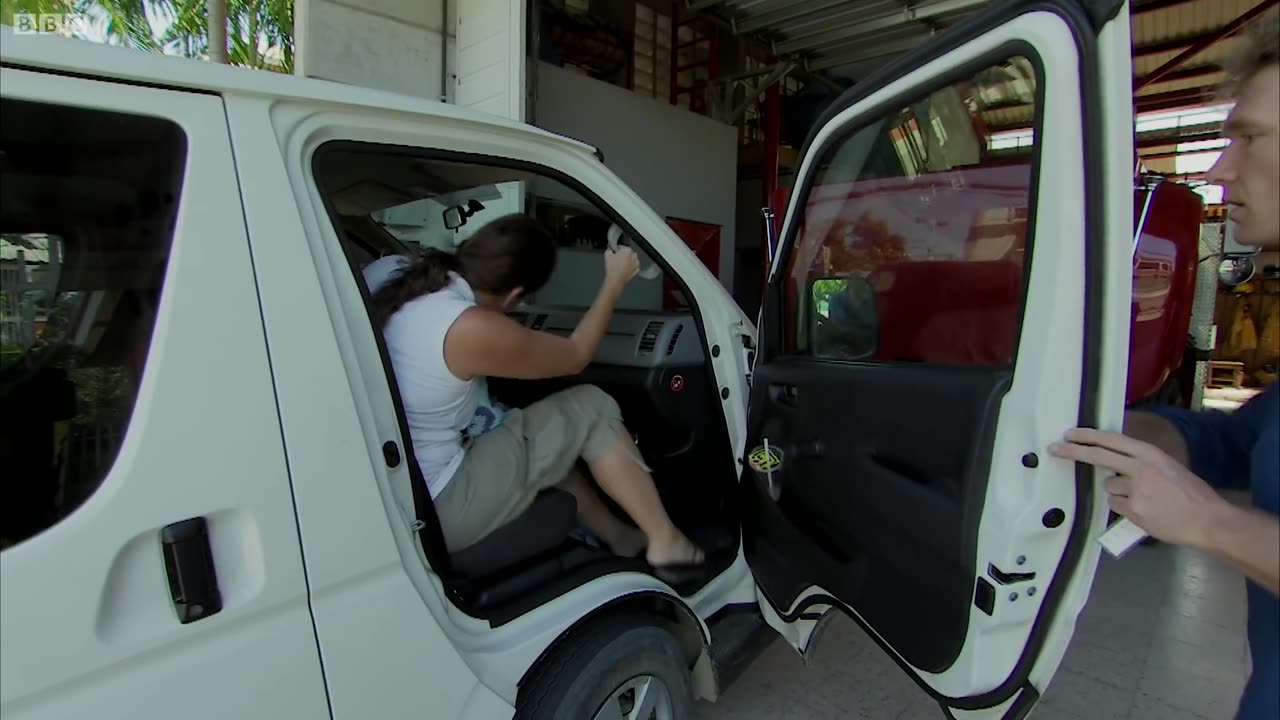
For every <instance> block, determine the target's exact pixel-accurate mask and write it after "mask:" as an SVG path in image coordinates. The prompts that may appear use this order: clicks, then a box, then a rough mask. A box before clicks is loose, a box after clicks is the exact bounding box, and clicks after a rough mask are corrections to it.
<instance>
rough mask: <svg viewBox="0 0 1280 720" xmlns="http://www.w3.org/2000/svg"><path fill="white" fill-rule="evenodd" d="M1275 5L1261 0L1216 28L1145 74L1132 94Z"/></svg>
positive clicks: (1279, 0) (1278, 0)
mask: <svg viewBox="0 0 1280 720" xmlns="http://www.w3.org/2000/svg"><path fill="white" fill-rule="evenodd" d="M1277 3H1280V0H1262V2H1260V3H1258V4H1257V5H1254V6H1253V9H1252V10H1250V11H1248V12H1246V13H1245V14H1243V15H1241V16H1240V17H1238V18H1236V19H1235V20H1232V21H1231V22H1229V23H1227V24H1226V25H1223V26H1222V27H1220V28H1218V29H1217V30H1216V31H1214V32H1212V33H1210V34H1209V35H1208V36H1207V37H1205V38H1204V39H1202V40H1200V41H1199V42H1196V43H1193V44H1192V45H1191V46H1190V47H1188V48H1187V49H1186V50H1183V51H1182V52H1180V53H1178V54H1177V55H1175V56H1174V57H1172V58H1170V59H1169V61H1168V62H1166V63H1164V64H1163V65H1161V66H1160V67H1158V68H1156V69H1155V70H1152V71H1151V72H1149V73H1147V74H1146V75H1145V76H1144V77H1143V78H1142V79H1141V80H1139V81H1138V82H1137V83H1135V84H1134V86H1133V90H1134V92H1137V91H1138V90H1141V89H1142V88H1144V87H1146V86H1147V85H1150V84H1151V83H1153V82H1155V81H1157V80H1159V79H1160V78H1161V77H1164V76H1165V75H1166V74H1168V72H1169V71H1170V70H1173V69H1175V68H1177V67H1178V66H1180V65H1182V64H1183V63H1185V62H1186V61H1187V60H1190V59H1191V58H1192V57H1194V56H1196V55H1199V54H1200V53H1201V52H1204V50H1205V49H1206V48H1208V47H1209V46H1210V45H1212V44H1214V43H1216V42H1218V41H1219V40H1221V39H1223V38H1225V37H1230V36H1231V35H1234V34H1235V33H1236V32H1238V31H1239V30H1240V28H1243V27H1244V26H1245V25H1247V24H1248V23H1249V21H1250V20H1252V19H1254V18H1256V17H1258V16H1259V15H1261V14H1262V13H1264V12H1266V11H1267V10H1270V9H1271V8H1273V7H1275V6H1276V4H1277Z"/></svg>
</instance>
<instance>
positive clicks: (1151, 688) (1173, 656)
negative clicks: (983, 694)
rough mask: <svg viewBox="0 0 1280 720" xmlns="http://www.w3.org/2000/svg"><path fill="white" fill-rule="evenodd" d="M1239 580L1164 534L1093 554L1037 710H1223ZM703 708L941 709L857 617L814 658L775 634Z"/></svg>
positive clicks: (869, 716)
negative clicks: (1162, 540)
mask: <svg viewBox="0 0 1280 720" xmlns="http://www.w3.org/2000/svg"><path fill="white" fill-rule="evenodd" d="M1248 662H1249V661H1248V655H1247V646H1246V641H1245V597H1244V581H1243V579H1242V578H1241V577H1240V576H1239V575H1238V574H1236V573H1234V572H1232V571H1231V570H1230V569H1229V568H1227V567H1226V566H1225V565H1223V564H1222V563H1220V562H1218V561H1216V560H1214V559H1212V558H1209V557H1206V556H1204V555H1201V554H1199V553H1196V552H1193V551H1190V550H1184V549H1180V548H1174V547H1170V546H1167V545H1156V546H1153V547H1142V546H1140V547H1138V548H1135V549H1134V551H1133V552H1132V553H1131V554H1130V555H1128V556H1127V557H1125V558H1123V559H1121V560H1115V559H1112V558H1111V557H1110V556H1108V555H1106V554H1105V553H1104V554H1103V557H1102V561H1101V565H1100V566H1099V569H1098V576H1097V578H1096V579H1095V583H1094V586H1093V594H1092V597H1091V598H1090V601H1089V604H1088V605H1086V606H1085V610H1084V613H1083V615H1082V617H1081V619H1080V623H1079V625H1078V626H1077V628H1076V633H1075V636H1074V638H1073V641H1072V645H1071V647H1070V649H1069V650H1068V651H1067V655H1066V658H1065V659H1064V660H1063V664H1062V666H1061V668H1060V669H1059V670H1058V673H1057V675H1055V676H1054V679H1053V682H1052V683H1051V684H1050V686H1049V688H1048V689H1047V690H1046V691H1045V694H1044V698H1043V699H1042V700H1041V702H1040V704H1039V705H1038V706H1037V709H1036V710H1035V711H1034V712H1033V713H1032V714H1031V717H1032V718H1035V720H1068V719H1072V720H1230V718H1231V717H1232V716H1233V714H1234V711H1235V706H1236V700H1237V698H1238V697H1239V695H1240V692H1241V690H1242V688H1243V686H1244V681H1245V678H1246V677H1247V673H1248ZM701 709H702V714H701V720H766V718H767V719H768V720H825V719H827V718H831V719H835V718H850V719H853V718H862V719H865V720H941V719H942V718H943V714H942V712H941V711H940V710H939V709H938V706H937V705H936V704H934V703H933V702H932V701H931V700H929V698H928V697H927V696H925V694H924V693H923V691H921V690H920V689H919V688H918V687H917V686H916V685H915V683H914V682H913V681H911V680H909V679H907V677H906V676H905V675H904V674H903V673H902V672H901V671H900V670H899V669H898V667H897V666H896V665H895V664H894V663H893V662H892V661H890V660H889V659H888V658H887V657H885V656H884V654H883V653H881V651H880V650H879V648H878V647H876V645H875V643H873V642H872V641H871V640H870V639H869V638H868V637H867V636H866V635H865V634H864V633H863V632H862V630H861V629H860V628H858V626H857V625H855V624H854V623H853V622H852V621H849V620H847V619H841V620H839V621H837V624H835V625H833V626H832V627H831V628H829V629H828V631H827V634H826V635H825V636H824V637H823V638H822V642H821V643H820V645H819V646H818V649H817V652H816V656H815V658H814V661H813V663H812V664H811V665H810V666H809V667H807V668H806V667H803V666H802V665H801V662H800V659H799V657H798V656H797V655H796V654H795V652H794V651H792V650H791V648H789V647H787V646H785V645H783V644H782V643H780V642H779V643H775V644H774V645H773V646H772V647H770V648H769V650H768V651H767V652H765V653H764V654H763V655H762V656H760V658H759V659H758V660H757V661H756V662H755V664H753V665H752V666H751V667H750V668H749V669H748V670H747V671H746V673H744V674H743V676H742V677H741V678H740V679H739V680H738V682H737V683H735V684H734V685H733V686H732V687H731V688H730V689H729V690H728V692H727V693H726V694H725V696H724V697H722V698H721V699H720V701H719V702H717V703H715V704H714V705H713V704H706V703H704V704H703V705H702V706H701Z"/></svg>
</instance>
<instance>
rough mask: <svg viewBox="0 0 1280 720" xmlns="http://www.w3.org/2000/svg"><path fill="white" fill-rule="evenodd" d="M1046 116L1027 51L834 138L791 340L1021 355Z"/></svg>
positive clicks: (890, 354) (796, 253) (937, 355)
mask: <svg viewBox="0 0 1280 720" xmlns="http://www.w3.org/2000/svg"><path fill="white" fill-rule="evenodd" d="M1037 119H1038V113H1037V92H1036V71H1035V68H1034V66H1033V65H1032V64H1031V62H1030V61H1029V60H1027V59H1026V58H1022V57H1014V58H1011V59H1009V60H1008V61H1006V62H1002V63H999V64H997V65H994V66H992V67H988V68H985V69H983V70H982V71H980V72H977V73H975V74H973V75H972V76H970V77H966V78H964V79H962V80H959V81H957V82H954V83H951V84H950V85H947V86H945V87H942V88H940V89H938V90H936V91H934V92H931V93H929V94H927V95H924V96H922V97H919V98H917V99H914V100H913V101H911V102H905V103H902V104H898V105H895V106H893V107H892V108H891V109H890V110H889V111H888V112H885V113H883V114H881V115H880V116H879V117H877V118H876V119H875V120H874V121H872V122H870V123H869V124H866V125H864V126H862V127H861V128H860V129H858V130H857V131H855V132H852V133H850V134H848V135H847V136H846V137H844V138H843V139H841V140H838V141H836V142H833V143H831V144H830V145H829V146H828V148H827V149H826V150H825V152H824V153H823V155H822V156H821V157H820V158H819V162H818V166H817V170H816V171H815V173H814V175H813V181H812V184H811V185H810V186H809V187H808V188H807V189H803V190H804V196H803V200H802V205H801V208H802V210H801V215H800V222H801V225H800V226H799V230H798V232H797V235H796V243H795V246H794V249H793V251H792V252H791V253H790V256H789V257H788V260H787V267H786V281H787V293H786V297H787V299H788V312H787V314H788V316H789V317H790V318H791V319H792V320H794V322H795V325H794V328H793V329H794V332H792V333H789V334H790V335H791V338H790V340H791V348H790V349H791V350H793V351H796V352H800V353H804V354H808V355H811V356H814V357H820V358H827V359H840V360H859V361H872V362H876V361H878V362H888V363H930V364H937V365H983V366H1009V365H1011V364H1012V363H1013V358H1014V356H1015V354H1016V350H1017V348H1016V345H1017V338H1018V329H1019V323H1020V318H1021V314H1022V303H1023V285H1024V282H1023V277H1024V271H1025V268H1026V254H1027V233H1028V228H1029V226H1030V223H1031V214H1032V213H1031V210H1032V208H1031V197H1032V183H1033V172H1032V170H1033V158H1034V150H1035V146H1036V138H1037V135H1036V132H1035V124H1036V122H1037Z"/></svg>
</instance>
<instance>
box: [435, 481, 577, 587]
mask: <svg viewBox="0 0 1280 720" xmlns="http://www.w3.org/2000/svg"><path fill="white" fill-rule="evenodd" d="M577 514H578V501H577V500H575V499H574V497H573V495H571V494H570V493H567V492H565V491H564V490H557V489H554V488H553V489H550V490H544V491H542V492H541V493H539V494H538V496H537V497H536V498H534V500H533V504H531V505H530V506H529V509H528V510H525V511H524V513H522V514H521V515H519V516H518V517H516V519H514V520H512V521H511V522H509V523H507V524H506V525H503V526H502V527H500V528H498V529H497V530H494V531H493V532H492V533H490V534H489V535H488V536H487V537H485V538H484V539H482V540H480V541H479V542H477V543H475V544H473V545H470V546H469V547H466V548H463V549H462V550H459V551H458V552H455V553H451V554H450V555H449V564H450V565H452V566H453V569H454V570H456V571H457V572H459V573H461V574H463V575H465V576H467V577H468V578H472V579H480V578H485V577H488V576H491V575H493V574H495V573H497V572H499V571H501V570H505V569H507V568H511V567H514V566H515V565H517V564H518V563H520V562H521V561H522V560H527V559H529V558H532V557H534V556H537V555H541V554H542V553H544V552H546V551H548V550H553V549H555V548H557V547H559V546H560V545H561V544H562V543H563V542H564V541H565V540H566V539H567V538H568V537H569V534H570V533H572V532H573V530H574V527H575V526H576V525H577Z"/></svg>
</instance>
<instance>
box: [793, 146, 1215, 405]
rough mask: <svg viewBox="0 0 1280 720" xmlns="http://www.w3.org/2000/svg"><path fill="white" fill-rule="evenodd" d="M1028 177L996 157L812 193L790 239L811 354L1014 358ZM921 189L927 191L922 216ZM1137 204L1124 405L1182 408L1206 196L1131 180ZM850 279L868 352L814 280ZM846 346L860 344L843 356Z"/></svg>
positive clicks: (960, 360) (948, 360) (946, 361)
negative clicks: (856, 281)
mask: <svg viewBox="0 0 1280 720" xmlns="http://www.w3.org/2000/svg"><path fill="white" fill-rule="evenodd" d="M1030 182H1031V180H1030V166H1029V165H1018V164H1001V165H986V166H979V167H968V168H963V169H955V170H950V171H946V172H942V173H927V174H924V175H919V176H916V177H913V178H903V177H889V178H877V179H863V180H857V181H854V182H837V183H828V184H823V185H822V186H820V187H815V188H813V190H812V191H811V193H810V196H809V202H808V205H807V206H806V208H805V214H804V223H805V226H804V227H802V228H801V229H800V230H799V232H800V237H801V241H800V242H799V243H798V244H797V246H796V248H797V251H798V252H799V253H801V259H799V260H798V262H796V263H795V264H793V265H792V266H791V267H792V276H791V277H789V278H788V279H789V280H790V283H789V285H790V287H791V292H792V293H793V294H792V297H793V298H795V299H797V300H798V297H799V295H798V288H799V287H800V286H802V285H805V286H807V287H808V288H809V291H808V292H809V295H810V298H811V302H812V307H813V311H812V312H811V315H810V316H811V317H812V322H813V327H812V328H811V340H810V342H811V343H812V347H813V348H814V350H815V351H816V352H818V353H821V354H837V355H840V354H844V355H846V356H849V357H862V358H866V359H874V360H878V361H882V362H926V363H935V364H943V365H991V364H1002V363H1008V362H1012V359H1013V357H1014V355H1015V354H1016V353H1015V350H1016V344H1017V341H1018V327H1019V324H1020V323H1021V322H1022V318H1021V306H1022V288H1023V284H1024V280H1025V277H1024V275H1025V272H1026V265H1025V255H1026V252H1027V248H1026V237H1027V229H1028V228H1027V222H1028V221H1027V218H1028V216H1029V212H1028V208H1027V207H1026V201H1025V198H1026V197H1027V194H1028V193H1027V187H1028V186H1029V183H1030ZM922 195H927V196H929V197H930V201H929V202H928V203H925V204H923V205H924V206H925V207H927V208H928V210H927V211H926V213H923V214H922V213H921V212H920V211H919V208H920V207H921V206H922V203H920V202H919V198H920V197H921V196H922ZM1134 204H1135V212H1134V220H1135V226H1136V229H1135V233H1134V243H1135V245H1134V254H1133V283H1134V284H1133V304H1132V316H1131V317H1132V320H1131V322H1132V325H1131V328H1130V354H1129V373H1128V387H1127V393H1126V400H1127V402H1128V403H1129V404H1138V403H1143V402H1151V401H1155V402H1164V403H1174V404H1182V403H1183V398H1189V397H1190V396H1191V393H1190V389H1191V386H1190V384H1191V379H1192V377H1193V369H1194V365H1193V363H1191V362H1187V361H1186V360H1187V358H1191V357H1194V348H1190V347H1189V343H1188V329H1189V325H1190V320H1191V308H1192V302H1193V300H1194V295H1195V275H1196V267H1197V261H1198V253H1199V243H1200V221H1201V216H1202V212H1203V200H1202V199H1201V197H1200V196H1199V195H1198V194H1196V193H1195V192H1193V191H1192V190H1191V189H1190V188H1189V187H1187V186H1186V185H1182V184H1179V183H1174V182H1167V181H1163V180H1162V179H1159V178H1148V177H1140V178H1139V179H1138V182H1137V183H1135V193H1134ZM900 206H902V207H910V208H912V212H911V213H910V214H906V213H903V212H899V207H900ZM850 275H857V276H861V277H865V278H866V280H867V281H868V283H869V286H870V288H871V292H873V293H874V295H875V301H874V307H875V308H876V316H877V317H876V318H875V320H874V326H875V327H876V331H875V333H874V341H873V345H874V347H872V346H871V345H867V344H865V343H860V342H859V341H858V340H856V339H854V340H851V339H850V332H849V327H850V326H849V325H848V323H847V322H845V321H837V319H836V315H838V312H837V311H838V310H839V308H838V307H837V306H838V301H839V299H840V298H838V297H835V298H833V299H832V300H831V305H830V306H829V308H827V307H819V305H821V304H822V302H824V300H820V299H819V295H821V294H822V292H825V291H822V290H821V288H823V287H824V286H823V285H822V284H823V283H824V282H825V283H831V282H833V281H834V282H837V283H839V284H840V286H841V287H844V286H845V285H844V281H843V278H844V277H848V276H850ZM835 294H836V295H837V296H838V294H839V291H835ZM793 307H794V306H793ZM789 315H790V316H791V317H793V318H798V317H801V314H800V313H789ZM847 320H848V318H847V317H846V321H847ZM859 322H861V321H858V320H853V325H857V324H858V323H859ZM802 337H803V334H802ZM850 343H852V346H858V345H861V346H862V347H863V348H864V350H865V352H864V350H858V349H856V348H855V349H853V350H849V351H848V352H846V350H847V349H848V348H849V347H851V345H850Z"/></svg>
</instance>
